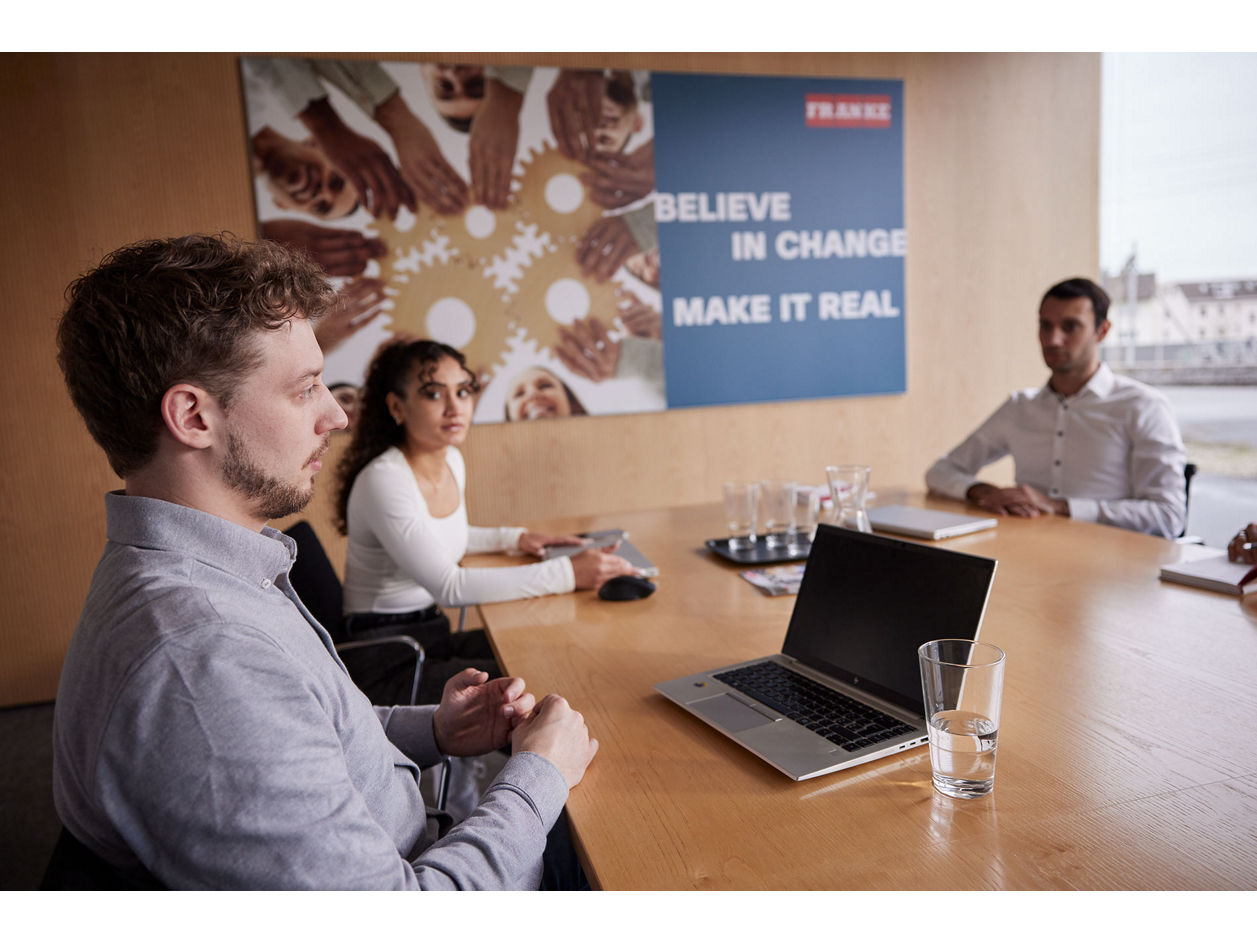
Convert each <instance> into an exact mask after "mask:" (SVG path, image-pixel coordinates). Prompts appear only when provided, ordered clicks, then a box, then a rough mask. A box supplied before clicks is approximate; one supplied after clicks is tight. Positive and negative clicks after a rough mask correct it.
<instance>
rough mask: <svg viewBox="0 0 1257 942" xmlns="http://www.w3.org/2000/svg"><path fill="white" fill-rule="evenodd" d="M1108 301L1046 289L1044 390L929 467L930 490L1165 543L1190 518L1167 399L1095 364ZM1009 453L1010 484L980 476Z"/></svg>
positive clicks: (1071, 282) (1017, 398)
mask: <svg viewBox="0 0 1257 942" xmlns="http://www.w3.org/2000/svg"><path fill="white" fill-rule="evenodd" d="M1108 308H1109V297H1108V295H1107V294H1105V292H1104V290H1103V289H1102V288H1101V287H1100V286H1099V285H1097V284H1095V283H1094V282H1092V281H1089V280H1087V279H1086V278H1070V279H1068V280H1067V281H1062V282H1060V283H1059V284H1056V285H1053V286H1052V287H1051V288H1049V289H1048V291H1047V293H1046V294H1045V295H1044V296H1043V300H1042V301H1041V302H1040V304H1039V346H1040V347H1041V348H1042V350H1043V361H1044V362H1045V363H1046V364H1047V366H1048V369H1050V370H1051V371H1052V375H1051V376H1050V377H1049V378H1048V381H1047V383H1046V385H1044V386H1041V387H1038V388H1029V389H1021V390H1018V391H1016V392H1014V393H1013V394H1012V395H1011V396H1009V398H1008V400H1007V401H1006V402H1005V403H1004V404H1003V405H1002V406H1000V407H999V408H998V409H997V410H996V411H995V412H994V414H992V415H991V417H990V418H988V419H987V420H986V421H985V422H983V423H982V425H980V426H979V427H978V429H977V430H976V431H975V432H974V433H973V434H972V435H970V436H969V437H968V438H966V439H965V440H964V441H963V442H961V443H960V444H959V445H958V446H957V447H955V448H953V449H952V450H951V451H950V452H948V453H947V454H946V455H944V456H943V457H942V458H940V459H939V460H938V461H936V462H935V463H934V465H933V466H932V467H931V468H930V470H929V471H928V472H927V473H926V475H925V483H926V484H927V485H928V486H929V488H930V490H932V491H936V492H938V493H940V494H944V495H946V496H948V497H954V498H957V499H967V500H969V501H971V502H972V503H974V504H976V505H977V506H978V507H981V508H982V509H983V510H987V511H991V512H992V513H998V514H1001V515H1005V514H1011V515H1013V516H1018V517H1037V516H1039V515H1041V514H1060V515H1062V516H1066V517H1074V518H1076V519H1079V520H1091V521H1095V522H1098V523H1105V524H1109V525H1110V526H1115V527H1124V528H1125V529H1128V530H1138V531H1140V532H1143V533H1151V534H1154V535H1156V536H1163V537H1166V538H1169V539H1173V538H1174V537H1176V536H1178V535H1179V534H1180V533H1181V532H1182V530H1183V527H1184V524H1185V522H1186V518H1187V493H1186V484H1185V481H1184V478H1183V467H1184V463H1185V461H1186V458H1185V454H1184V451H1183V440H1182V437H1181V436H1180V435H1179V431H1178V425H1177V423H1176V422H1175V421H1174V416H1173V413H1172V412H1171V411H1170V405H1169V402H1168V401H1167V400H1166V398H1165V397H1164V396H1163V395H1162V394H1161V393H1159V392H1157V391H1156V390H1155V389H1152V388H1151V387H1149V386H1146V385H1144V384H1143V383H1139V382H1136V381H1135V380H1133V379H1128V378H1127V377H1125V376H1119V375H1117V374H1115V373H1114V372H1113V371H1112V370H1110V369H1109V367H1108V365H1107V364H1106V363H1103V362H1102V361H1101V359H1100V343H1101V341H1103V340H1104V338H1105V335H1107V334H1108V332H1109V326H1110V325H1109V321H1108V319H1107V317H1108ZM1009 454H1011V455H1012V456H1013V463H1014V466H1015V469H1014V473H1015V479H1016V482H1017V483H1016V486H1014V487H997V486H995V485H994V484H988V483H986V482H983V481H981V480H979V479H978V477H977V474H978V472H979V471H980V470H981V469H982V468H984V467H986V466H987V465H988V464H990V463H991V462H993V461H997V460H999V459H1000V458H1003V457H1004V456H1005V455H1009Z"/></svg>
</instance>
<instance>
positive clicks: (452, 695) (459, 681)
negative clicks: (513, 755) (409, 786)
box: [432, 667, 537, 756]
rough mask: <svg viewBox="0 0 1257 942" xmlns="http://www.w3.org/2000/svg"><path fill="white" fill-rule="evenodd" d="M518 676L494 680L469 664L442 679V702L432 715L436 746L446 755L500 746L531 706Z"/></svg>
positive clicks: (533, 699)
mask: <svg viewBox="0 0 1257 942" xmlns="http://www.w3.org/2000/svg"><path fill="white" fill-rule="evenodd" d="M536 699H537V698H536V697H534V696H533V695H532V694H531V693H525V692H524V681H523V680H522V679H521V678H519V677H498V678H495V679H493V680H490V679H489V675H488V674H486V673H485V672H484V671H478V670H476V669H475V668H474V667H469V668H467V669H466V670H464V671H461V672H459V673H457V674H455V675H454V676H453V677H451V678H450V679H449V680H447V681H446V682H445V689H444V690H443V691H442V692H441V705H440V706H438V707H437V708H436V713H435V714H433V717H432V731H433V734H434V736H435V738H436V746H437V748H438V749H440V750H441V752H443V753H444V754H445V755H447V756H479V755H484V754H485V753H486V752H492V751H493V750H494V749H500V748H501V747H503V746H505V745H506V744H507V743H508V742H509V741H510V740H511V732H512V730H513V729H514V728H515V727H516V726H517V725H519V724H521V723H522V721H523V720H524V718H525V717H526V716H527V715H528V713H529V712H530V711H531V710H533V709H534V705H535V703H536Z"/></svg>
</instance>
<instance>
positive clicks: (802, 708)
mask: <svg viewBox="0 0 1257 942" xmlns="http://www.w3.org/2000/svg"><path fill="white" fill-rule="evenodd" d="M715 677H716V679H717V680H719V681H722V682H723V683H726V684H728V685H729V686H730V687H732V688H733V689H734V690H737V691H738V692H740V693H744V694H746V695H747V696H748V697H751V698H753V699H755V700H758V701H759V702H760V703H762V704H764V705H765V706H768V707H772V708H773V709H774V710H776V711H777V712H778V713H783V714H785V715H786V716H787V717H789V718H790V719H792V720H794V721H795V722H796V723H798V724H800V725H801V726H806V727H807V728H808V729H810V730H811V731H812V732H814V733H816V734H817V735H819V736H824V737H825V738H826V739H828V740H829V741H830V742H832V743H834V744H836V745H839V746H842V748H843V749H845V750H846V751H847V752H855V751H856V750H857V749H863V748H864V747H865V746H872V745H874V744H875V743H879V742H882V741H883V740H886V739H890V738H892V737H894V736H898V735H899V734H900V733H907V732H910V731H911V730H912V727H911V726H909V725H907V724H906V723H903V722H900V721H899V720H897V719H895V718H894V717H893V716H890V715H888V714H886V713H883V712H881V711H880V710H876V709H874V708H873V707H870V706H866V705H865V704H863V703H861V702H860V701H859V700H853V699H851V698H850V697H847V696H844V695H843V694H840V693H838V692H837V691H836V690H831V689H829V688H828V687H826V686H825V685H824V684H818V683H817V682H816V681H814V680H811V679H810V678H808V677H804V676H803V675H802V674H797V673H795V672H794V671H792V670H788V669H787V668H785V667H782V666H781V665H780V664H778V663H777V662H776V661H762V662H760V663H759V664H752V665H750V666H749V667H739V668H737V669H736V670H731V671H725V672H724V673H722V674H716V675H715Z"/></svg>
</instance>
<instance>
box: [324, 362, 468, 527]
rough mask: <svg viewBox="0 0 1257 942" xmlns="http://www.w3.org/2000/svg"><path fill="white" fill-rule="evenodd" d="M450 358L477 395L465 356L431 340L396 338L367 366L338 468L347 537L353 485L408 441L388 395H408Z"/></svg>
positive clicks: (339, 522) (339, 509) (339, 508)
mask: <svg viewBox="0 0 1257 942" xmlns="http://www.w3.org/2000/svg"><path fill="white" fill-rule="evenodd" d="M446 357H449V358H450V359H451V360H454V361H455V362H456V363H457V364H458V365H459V366H461V367H462V368H463V370H464V372H466V373H467V375H468V376H469V377H470V378H471V388H472V391H473V392H479V391H480V385H479V383H478V382H477V381H476V377H475V374H473V373H472V371H471V370H469V369H467V362H466V360H465V358H464V357H463V355H462V354H461V353H459V352H458V351H457V350H455V349H454V348H453V347H451V346H448V345H447V344H443V343H438V342H437V341H435V340H414V339H411V338H398V339H396V340H391V341H388V342H386V343H385V344H383V345H382V346H381V347H380V349H378V350H377V351H376V352H375V356H374V357H372V359H371V362H370V364H369V365H368V366H367V378H366V380H365V381H364V382H363V384H362V391H361V393H360V394H359V398H358V419H357V424H356V425H355V426H354V432H353V438H352V439H351V440H350V442H349V448H348V449H346V451H345V454H344V455H343V456H342V457H341V459H340V464H338V465H337V466H336V488H337V490H336V518H335V522H336V529H338V530H339V531H340V532H341V533H342V534H346V533H348V532H349V522H348V520H347V517H346V515H347V512H348V509H349V492H350V491H351V490H352V489H353V486H354V481H356V480H357V479H358V475H359V474H360V473H361V472H362V469H363V468H365V467H366V466H367V465H368V464H369V463H370V462H371V461H373V460H374V459H375V458H376V457H378V456H379V455H381V454H383V453H384V452H385V451H387V450H388V449H389V448H392V447H393V446H395V445H401V444H402V442H404V441H405V440H406V428H405V426H402V425H398V424H397V422H395V421H394V420H393V416H392V414H391V413H390V412H389V411H388V394H389V393H393V394H394V395H397V396H404V395H405V394H406V383H407V382H408V381H409V380H410V378H411V377H412V376H413V375H414V374H415V370H416V369H418V371H419V378H420V381H421V382H425V383H426V382H427V381H428V380H429V379H431V378H432V374H433V373H434V372H435V371H436V368H437V365H438V364H439V363H440V362H441V361H442V360H444V359H445V358H446Z"/></svg>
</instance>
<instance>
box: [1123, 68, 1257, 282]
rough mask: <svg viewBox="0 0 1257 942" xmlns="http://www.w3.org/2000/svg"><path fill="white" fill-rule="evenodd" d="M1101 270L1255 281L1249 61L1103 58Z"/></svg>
mask: <svg viewBox="0 0 1257 942" xmlns="http://www.w3.org/2000/svg"><path fill="white" fill-rule="evenodd" d="M1103 76H1104V78H1103V93H1102V110H1101V135H1100V267H1101V268H1103V269H1104V270H1105V271H1107V272H1114V271H1117V270H1118V269H1120V268H1121V267H1122V265H1123V264H1124V263H1125V261H1126V259H1127V257H1129V255H1130V252H1131V249H1132V246H1134V247H1135V248H1136V249H1137V261H1138V265H1139V270H1140V271H1141V272H1155V273H1156V275H1157V278H1158V280H1169V281H1191V280H1208V279H1225V278H1257V54H1254V53H1179V52H1171V53H1106V54H1105V55H1104V57H1103Z"/></svg>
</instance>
